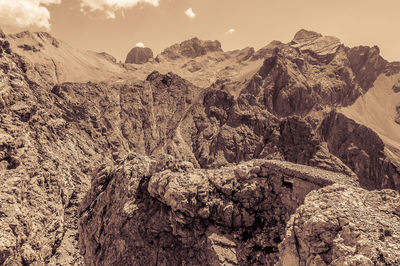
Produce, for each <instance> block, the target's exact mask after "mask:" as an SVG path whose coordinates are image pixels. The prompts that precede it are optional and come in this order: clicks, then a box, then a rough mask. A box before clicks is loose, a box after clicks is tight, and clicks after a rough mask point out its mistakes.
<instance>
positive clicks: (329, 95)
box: [0, 30, 400, 265]
mask: <svg viewBox="0 0 400 266" xmlns="http://www.w3.org/2000/svg"><path fill="white" fill-rule="evenodd" d="M399 83H400V63H398V62H388V61H386V60H385V59H384V58H382V57H381V56H380V50H379V48H378V47H376V46H374V47H368V46H359V47H347V46H346V45H345V44H342V43H341V41H340V40H339V39H338V38H336V37H332V36H322V35H321V34H319V33H316V32H313V31H307V30H300V31H299V32H297V33H296V34H295V36H294V38H293V40H292V41H290V42H289V43H282V42H280V41H273V42H271V43H270V44H266V46H264V47H263V48H261V49H259V50H258V51H256V50H255V49H254V48H251V47H247V48H244V49H241V50H234V51H223V50H222V48H221V43H220V42H219V41H203V40H200V39H198V38H192V39H190V40H187V41H184V42H182V43H179V44H174V45H172V46H170V47H168V48H166V49H165V50H164V51H162V52H161V53H160V54H159V55H156V56H154V55H153V52H152V50H151V49H150V48H142V47H134V48H132V50H131V51H130V52H129V54H128V55H127V58H126V61H125V63H122V62H117V60H116V59H115V58H114V57H113V56H111V55H109V54H107V53H97V52H93V51H84V50H81V49H76V48H73V47H71V46H69V45H68V44H66V43H64V42H63V41H60V40H58V39H56V38H54V37H52V36H51V35H50V34H48V33H43V32H38V33H31V32H27V31H26V32H22V33H18V34H12V35H6V34H4V33H2V31H0V108H1V109H0V168H1V171H0V173H1V174H0V178H1V182H0V206H1V207H0V228H1V229H0V233H1V234H0V264H2V265H112V264H114V265H399V264H400V245H399V243H400V231H399V230H400V229H399V228H400V201H399V199H400V195H399V191H400V134H399V133H400V122H399V120H400V118H399V117H400V89H399V88H400V85H399Z"/></svg>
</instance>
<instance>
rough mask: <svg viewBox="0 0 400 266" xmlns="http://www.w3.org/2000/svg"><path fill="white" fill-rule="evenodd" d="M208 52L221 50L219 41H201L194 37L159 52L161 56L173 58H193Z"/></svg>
mask: <svg viewBox="0 0 400 266" xmlns="http://www.w3.org/2000/svg"><path fill="white" fill-rule="evenodd" d="M210 52H223V50H222V48H221V43H220V42H219V41H203V40H200V39H199V38H197V37H194V38H192V39H190V40H186V41H184V42H182V43H178V44H174V45H172V46H171V47H168V48H167V49H165V50H164V51H163V52H162V53H161V56H162V57H164V58H167V59H172V60H174V59H178V58H180V57H187V58H195V57H199V56H202V55H205V54H207V53H210ZM158 58H159V56H158Z"/></svg>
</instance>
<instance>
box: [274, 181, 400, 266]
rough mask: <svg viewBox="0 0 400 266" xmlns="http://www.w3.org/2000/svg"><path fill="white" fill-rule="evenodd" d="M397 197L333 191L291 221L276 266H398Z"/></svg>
mask: <svg viewBox="0 0 400 266" xmlns="http://www.w3.org/2000/svg"><path fill="white" fill-rule="evenodd" d="M399 243H400V195H399V193H398V192H395V191H393V190H382V191H367V190H364V189H361V188H356V187H351V186H350V187H349V186H342V185H333V186H328V187H325V188H322V189H320V190H317V191H313V192H311V193H310V194H308V196H307V197H306V199H305V202H304V205H302V206H301V207H300V208H298V209H297V211H296V213H295V214H294V215H293V216H292V217H291V219H290V221H289V223H288V227H287V230H286V236H285V238H284V240H283V241H282V243H281V244H280V245H279V251H280V263H279V264H278V265H400V246H399Z"/></svg>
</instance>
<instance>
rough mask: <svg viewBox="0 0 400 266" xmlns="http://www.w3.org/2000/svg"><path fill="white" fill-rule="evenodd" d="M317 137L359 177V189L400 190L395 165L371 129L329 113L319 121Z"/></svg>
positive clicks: (399, 174) (334, 113)
mask: <svg viewBox="0 0 400 266" xmlns="http://www.w3.org/2000/svg"><path fill="white" fill-rule="evenodd" d="M320 134H321V136H322V138H323V139H324V140H325V141H326V142H327V143H328V149H329V151H330V152H331V153H332V154H334V155H335V156H337V157H338V158H340V159H341V160H342V161H343V162H344V163H345V164H346V165H348V166H349V167H350V168H351V169H352V170H353V171H354V172H355V173H356V174H357V175H358V176H359V180H360V184H361V186H362V187H364V188H367V189H383V188H392V189H396V190H400V172H399V165H398V162H394V161H392V160H391V159H390V158H389V157H387V155H386V154H385V145H384V143H383V141H382V139H381V138H380V137H379V136H378V134H376V133H375V132H374V131H373V130H371V129H369V128H368V127H366V126H363V125H360V124H358V123H356V122H355V121H354V120H351V119H349V118H347V117H346V116H345V115H343V114H341V113H337V112H335V111H332V112H331V113H330V114H329V116H328V117H327V118H326V119H325V120H324V121H323V122H322V124H321V127H320Z"/></svg>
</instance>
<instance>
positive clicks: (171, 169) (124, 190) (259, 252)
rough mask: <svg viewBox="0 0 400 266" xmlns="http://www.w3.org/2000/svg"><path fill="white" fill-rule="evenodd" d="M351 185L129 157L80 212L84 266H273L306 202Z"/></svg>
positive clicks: (285, 168) (293, 168)
mask: <svg viewBox="0 0 400 266" xmlns="http://www.w3.org/2000/svg"><path fill="white" fill-rule="evenodd" d="M333 183H341V184H347V186H351V185H355V186H356V184H357V182H356V180H355V179H354V178H352V177H349V176H345V175H340V174H336V173H333V172H328V171H323V170H318V169H315V168H311V167H307V166H301V165H295V164H291V163H287V162H281V161H268V160H255V161H250V162H247V163H242V164H240V165H238V166H235V167H226V168H221V169H218V170H202V169H194V168H193V165H192V164H190V163H185V162H182V161H176V160H173V159H172V157H166V156H158V157H156V158H149V157H143V156H139V155H135V154H132V155H129V156H128V157H127V159H126V160H124V161H121V162H119V163H117V164H116V165H115V166H113V167H111V168H108V167H107V168H104V169H101V170H100V171H99V172H98V173H97V174H96V176H95V177H94V179H93V183H92V189H91V190H90V192H89V193H88V194H87V196H86V198H85V199H84V200H83V203H82V205H81V212H80V213H81V215H80V223H79V224H80V236H81V238H80V247H81V252H82V255H84V257H85V262H86V264H87V265H110V264H117V265H122V264H130V265H182V264H189V265H204V264H208V265H245V264H257V263H258V264H262V265H265V264H270V265H272V263H274V262H275V261H276V260H277V258H278V253H277V252H278V249H277V244H278V243H279V242H280V241H281V238H282V237H283V235H284V232H285V231H284V228H285V224H286V222H287V220H288V219H289V216H290V214H291V213H293V212H294V210H295V209H296V208H297V207H298V206H299V205H300V204H301V203H302V202H303V200H304V197H305V195H306V194H307V193H308V192H309V191H311V190H313V189H318V188H320V187H324V186H327V185H330V184H333Z"/></svg>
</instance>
